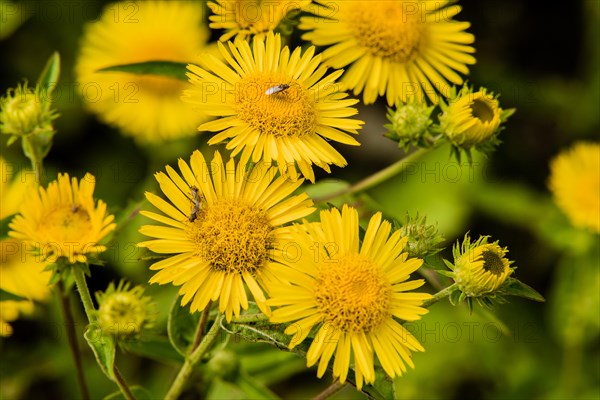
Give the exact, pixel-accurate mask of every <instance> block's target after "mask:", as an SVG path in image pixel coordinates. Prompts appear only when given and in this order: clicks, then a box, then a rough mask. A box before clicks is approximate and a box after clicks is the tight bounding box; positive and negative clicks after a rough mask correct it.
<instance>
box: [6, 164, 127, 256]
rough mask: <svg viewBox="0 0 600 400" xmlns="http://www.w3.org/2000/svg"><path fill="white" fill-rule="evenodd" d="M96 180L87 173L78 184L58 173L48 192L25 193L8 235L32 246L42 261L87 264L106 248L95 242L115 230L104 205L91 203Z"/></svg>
mask: <svg viewBox="0 0 600 400" xmlns="http://www.w3.org/2000/svg"><path fill="white" fill-rule="evenodd" d="M95 184H96V181H95V178H94V177H93V176H92V175H91V174H86V175H85V176H84V177H83V179H81V181H80V182H77V179H76V178H73V179H69V175H68V174H59V175H58V179H57V180H55V181H53V182H51V183H50V184H49V185H48V188H47V189H44V188H42V187H40V188H39V190H36V191H33V192H32V193H29V194H28V197H27V198H26V199H25V200H24V201H23V204H22V205H21V209H20V214H18V215H17V216H16V217H14V218H13V220H12V222H11V223H10V225H9V227H10V229H11V231H10V232H9V236H11V237H13V238H15V239H19V240H23V241H25V242H26V243H27V244H29V245H32V246H34V247H35V248H36V249H37V250H38V251H39V252H40V254H41V255H42V257H43V259H46V258H51V259H52V260H53V261H55V260H56V259H58V258H59V257H66V258H67V259H68V261H69V263H75V262H82V263H83V262H86V261H87V256H88V255H96V254H97V253H100V252H102V251H104V250H106V247H105V246H102V245H99V244H98V243H99V242H100V241H101V240H102V239H103V238H104V237H105V236H106V235H107V234H108V233H109V232H110V231H112V230H113V229H114V228H115V226H116V225H115V224H114V223H112V222H113V220H114V216H113V215H107V211H106V204H105V203H104V202H103V201H102V200H99V201H98V202H97V204H96V203H95V202H94V198H93V194H94V187H95Z"/></svg>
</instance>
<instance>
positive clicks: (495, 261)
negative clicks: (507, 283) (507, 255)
mask: <svg viewBox="0 0 600 400" xmlns="http://www.w3.org/2000/svg"><path fill="white" fill-rule="evenodd" d="M481 257H482V258H483V269H484V271H486V272H489V273H490V274H492V275H502V274H503V273H504V270H505V268H506V266H505V265H504V262H503V261H502V257H501V255H500V254H497V253H496V252H495V251H493V250H484V251H483V252H482V253H481Z"/></svg>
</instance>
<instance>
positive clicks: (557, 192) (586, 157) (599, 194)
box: [548, 142, 600, 232]
mask: <svg viewBox="0 0 600 400" xmlns="http://www.w3.org/2000/svg"><path fill="white" fill-rule="evenodd" d="M548 184H549V186H550V190H551V191H552V194H553V195H554V201H555V202H556V204H558V206H559V207H560V208H561V209H562V210H563V212H564V213H565V214H567V216H568V217H569V219H570V220H571V223H572V224H573V225H575V226H578V227H582V228H588V229H591V230H592V231H594V232H600V143H590V142H579V143H576V144H574V145H573V146H572V147H571V148H569V149H568V150H564V151H563V152H561V153H560V154H559V155H558V156H556V157H555V158H554V159H553V160H552V161H551V163H550V179H549V183H548Z"/></svg>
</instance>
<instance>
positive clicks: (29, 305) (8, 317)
mask: <svg viewBox="0 0 600 400" xmlns="http://www.w3.org/2000/svg"><path fill="white" fill-rule="evenodd" d="M32 312H33V302H31V301H15V300H7V301H0V336H10V335H12V333H13V328H12V326H11V325H10V323H9V322H12V321H14V320H16V319H17V318H19V314H20V313H22V314H31V313H32Z"/></svg>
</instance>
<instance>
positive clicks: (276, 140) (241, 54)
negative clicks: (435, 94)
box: [184, 33, 363, 182]
mask: <svg viewBox="0 0 600 400" xmlns="http://www.w3.org/2000/svg"><path fill="white" fill-rule="evenodd" d="M219 48H220V50H221V53H222V55H223V57H224V58H225V60H226V61H227V65H226V64H224V63H223V62H221V61H219V60H218V59H217V58H216V57H213V56H207V57H205V59H204V60H203V62H202V64H201V66H202V68H200V67H197V66H194V65H190V66H188V69H189V70H190V72H189V73H188V76H189V78H190V81H191V82H192V84H193V85H194V89H193V90H187V91H186V92H185V97H184V100H186V101H188V102H190V103H193V104H197V105H198V106H200V107H202V110H204V112H205V113H208V114H210V115H212V116H220V117H222V118H219V119H217V120H215V121H211V122H207V123H204V124H202V125H200V127H199V128H198V129H199V130H201V131H202V130H206V131H211V132H219V133H218V134H217V135H215V136H214V137H212V138H211V139H210V140H209V141H208V143H209V144H217V143H221V142H227V149H229V150H231V151H232V156H235V155H236V154H238V153H241V154H242V157H241V158H242V163H245V162H247V161H249V160H251V161H253V162H258V161H261V160H262V161H264V162H265V163H267V164H269V163H271V162H272V161H275V162H277V164H278V166H279V170H280V171H281V173H282V175H288V174H289V175H291V176H292V178H295V175H296V165H297V166H298V168H299V169H300V171H301V173H302V174H303V175H304V176H305V177H306V178H307V179H309V180H310V181H312V182H314V180H315V177H314V172H313V170H312V164H315V165H317V166H319V167H320V168H323V169H324V170H326V171H327V172H331V170H330V167H329V166H330V164H335V165H337V166H345V165H346V160H345V159H344V157H342V156H341V154H340V153H338V152H337V150H335V149H334V148H333V147H332V146H331V145H330V144H329V143H328V142H327V141H328V140H333V141H336V142H340V143H344V144H349V145H358V142H357V141H356V140H355V139H354V138H353V137H352V136H351V135H350V134H357V133H358V129H360V127H361V126H362V124H363V122H362V121H359V120H356V119H349V118H347V117H349V116H352V115H355V114H356V113H357V111H356V109H354V108H352V107H350V106H352V105H354V104H356V103H357V100H354V99H348V98H347V94H346V93H344V92H341V91H340V85H339V84H336V83H335V80H336V79H337V78H338V77H339V76H340V75H341V73H342V71H337V72H334V73H332V74H330V75H328V76H326V77H324V75H325V73H326V72H327V66H325V65H322V64H321V57H320V56H315V55H314V54H315V48H314V47H310V48H309V49H308V50H306V51H305V52H304V54H303V55H302V53H301V52H302V51H301V49H300V48H296V49H295V50H294V51H293V52H292V53H291V54H290V49H289V48H288V47H287V46H286V47H284V48H283V49H282V48H281V37H280V35H273V34H272V33H269V34H268V35H267V37H266V40H260V39H256V38H255V39H254V41H253V45H252V47H251V46H250V44H249V43H247V42H246V41H243V40H237V41H236V42H235V43H231V42H229V43H228V48H227V47H225V46H224V45H223V44H221V43H219Z"/></svg>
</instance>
